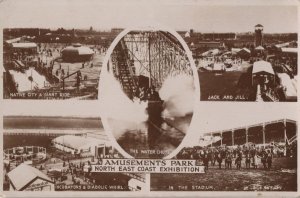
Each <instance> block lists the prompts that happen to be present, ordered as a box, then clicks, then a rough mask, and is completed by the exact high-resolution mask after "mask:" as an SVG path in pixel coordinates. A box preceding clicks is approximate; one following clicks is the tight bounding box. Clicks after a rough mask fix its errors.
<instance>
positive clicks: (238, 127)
mask: <svg viewBox="0 0 300 198" xmlns="http://www.w3.org/2000/svg"><path fill="white" fill-rule="evenodd" d="M246 105H247V104H246ZM214 106H215V105H214ZM209 107H211V109H210V110H204V111H203V113H204V114H213V115H214V116H213V117H210V118H206V119H204V116H200V117H198V118H197V121H198V122H197V123H198V124H197V126H198V127H197V126H191V127H193V130H194V131H195V132H194V134H193V136H192V138H191V140H189V141H188V143H187V144H186V145H184V148H183V149H182V150H181V151H180V152H179V153H178V154H177V155H176V156H175V157H174V159H178V160H179V159H195V160H199V161H200V163H201V164H202V165H203V166H205V174H184V173H183V174H176V173H175V174H151V190H153V191H290V192H293V191H294V192H296V191H297V189H298V188H297V184H298V183H297V172H298V171H297V159H298V158H297V148H298V146H297V137H298V134H297V130H298V123H297V113H296V112H293V111H292V110H293V106H291V105H289V106H284V105H281V106H280V107H276V108H274V107H273V108H270V107H271V106H270V105H268V106H266V107H264V106H261V105H260V106H255V105H250V106H247V107H248V108H251V109H252V114H255V115H256V118H253V116H251V115H249V111H248V110H246V108H243V107H245V104H239V105H238V106H237V108H236V109H232V108H231V107H223V108H222V110H223V111H222V112H221V111H220V110H219V108H218V107H220V105H218V106H215V109H213V108H212V107H213V105H208V108H209ZM203 119H204V120H205V121H201V120H203ZM216 123H218V124H216ZM201 125H202V127H201Z"/></svg>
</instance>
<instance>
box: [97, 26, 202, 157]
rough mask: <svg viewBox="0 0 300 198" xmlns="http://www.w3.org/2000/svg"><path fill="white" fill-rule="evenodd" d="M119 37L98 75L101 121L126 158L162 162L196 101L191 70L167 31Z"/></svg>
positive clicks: (184, 130)
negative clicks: (159, 159) (102, 118)
mask: <svg viewBox="0 0 300 198" xmlns="http://www.w3.org/2000/svg"><path fill="white" fill-rule="evenodd" d="M123 34H125V35H124V36H123ZM122 36H123V37H122V38H120V40H119V39H118V38H117V39H116V41H117V43H116V45H112V47H114V49H113V50H112V53H111V55H110V56H109V59H108V63H107V67H103V68H102V70H101V80H100V86H99V88H100V90H101V91H100V93H99V100H100V102H101V104H102V106H103V108H102V111H103V114H102V116H104V115H105V119H106V121H107V124H108V127H109V130H111V132H112V134H113V136H114V137H115V138H116V141H117V142H118V144H119V145H120V147H121V148H123V149H124V150H125V151H126V152H127V153H128V154H129V155H131V156H134V157H136V158H162V157H164V156H167V155H168V154H170V153H171V152H172V151H173V150H174V149H175V148H177V147H178V146H179V144H180V143H181V141H182V139H183V138H184V136H185V134H186V133H187V131H188V127H189V124H190V122H191V120H192V116H193V109H194V106H195V101H197V98H196V97H197V94H196V93H197V92H196V86H197V85H195V83H197V84H198V83H199V80H198V76H197V73H195V72H194V71H195V70H196V68H194V71H193V69H192V65H191V59H192V57H191V56H190V57H188V55H187V53H188V52H187V51H185V49H184V47H183V46H182V44H181V43H180V41H179V40H178V39H177V38H176V37H175V36H174V35H172V33H171V32H168V31H163V30H159V29H158V30H156V29H151V28H150V29H148V30H146V29H145V30H135V29H133V30H125V31H124V32H123V33H122ZM178 36H179V35H178ZM114 42H115V41H114ZM190 55H191V54H190ZM104 65H106V63H104ZM198 93H199V92H198ZM104 127H105V126H104Z"/></svg>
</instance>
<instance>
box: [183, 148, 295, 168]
mask: <svg viewBox="0 0 300 198" xmlns="http://www.w3.org/2000/svg"><path fill="white" fill-rule="evenodd" d="M296 152H297V148H296V144H292V145H288V146H287V147H286V150H284V148H282V147H277V146H275V145H270V146H267V147H265V148H264V147H263V146H256V145H255V144H252V145H250V146H249V145H248V146H246V145H243V146H236V147H229V146H219V147H198V146H196V147H193V148H185V149H183V150H182V151H181V152H180V153H179V154H178V155H177V159H196V160H200V161H201V162H202V164H203V165H204V166H205V169H206V170H207V169H208V168H209V164H210V166H216V165H218V167H219V169H222V168H223V167H224V165H225V167H224V168H225V169H232V166H233V163H234V165H235V167H236V169H241V168H242V167H244V168H246V169H250V168H253V169H257V168H258V167H259V164H260V163H261V164H262V165H263V169H265V170H270V169H271V168H272V162H273V158H275V157H284V156H286V157H296V156H297V153H296Z"/></svg>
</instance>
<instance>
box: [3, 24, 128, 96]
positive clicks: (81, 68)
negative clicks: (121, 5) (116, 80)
mask: <svg viewBox="0 0 300 198" xmlns="http://www.w3.org/2000/svg"><path fill="white" fill-rule="evenodd" d="M121 31H122V29H111V30H108V31H98V30H94V29H93V27H90V28H89V29H68V28H58V29H47V28H43V29H42V28H5V29H3V65H4V70H3V72H4V73H3V98H4V99H57V100H61V99H79V100H84V99H87V100H95V99H97V98H98V84H99V78H100V70H101V67H102V61H103V58H104V55H105V52H106V50H107V48H108V47H109V45H110V44H111V42H112V41H113V39H114V38H115V37H116V36H117V35H118V34H119V33H120V32H121Z"/></svg>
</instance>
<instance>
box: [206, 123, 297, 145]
mask: <svg viewBox="0 0 300 198" xmlns="http://www.w3.org/2000/svg"><path fill="white" fill-rule="evenodd" d="M205 136H212V137H217V136H219V137H221V139H220V140H219V141H217V142H214V143H212V144H211V146H223V145H226V146H237V145H243V144H246V143H250V142H251V143H254V144H259V145H268V144H271V143H274V142H275V143H279V144H282V145H285V144H290V143H291V142H292V141H293V140H295V139H296V138H295V137H297V123H296V121H294V120H290V119H280V120H274V121H270V122H263V123H258V124H254V125H249V126H243V127H237V128H232V129H228V130H222V131H215V132H210V133H205Z"/></svg>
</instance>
